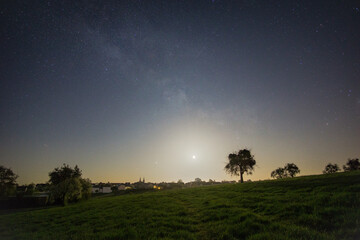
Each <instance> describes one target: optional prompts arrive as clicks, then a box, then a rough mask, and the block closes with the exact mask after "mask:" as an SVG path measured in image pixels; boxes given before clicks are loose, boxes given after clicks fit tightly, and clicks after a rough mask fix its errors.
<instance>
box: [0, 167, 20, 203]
mask: <svg viewBox="0 0 360 240" xmlns="http://www.w3.org/2000/svg"><path fill="white" fill-rule="evenodd" d="M17 178H18V175H16V174H15V173H14V172H13V171H12V170H11V169H10V168H6V167H4V166H0V196H9V195H11V194H13V193H15V189H16V179H17Z"/></svg>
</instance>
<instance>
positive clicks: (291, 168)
mask: <svg viewBox="0 0 360 240" xmlns="http://www.w3.org/2000/svg"><path fill="white" fill-rule="evenodd" d="M298 173H300V169H299V168H298V166H296V164H294V163H288V164H286V165H285V167H283V168H278V169H275V170H274V171H272V172H271V174H270V175H271V177H272V178H286V177H295V176H296V174H298Z"/></svg>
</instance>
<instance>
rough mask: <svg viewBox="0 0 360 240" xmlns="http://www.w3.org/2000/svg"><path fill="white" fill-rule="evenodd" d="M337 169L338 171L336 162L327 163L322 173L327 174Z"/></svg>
mask: <svg viewBox="0 0 360 240" xmlns="http://www.w3.org/2000/svg"><path fill="white" fill-rule="evenodd" d="M338 171H340V168H339V166H338V165H337V164H336V163H335V164H331V163H329V164H328V165H326V166H325V169H324V171H323V173H324V174H329V173H336V172H338Z"/></svg>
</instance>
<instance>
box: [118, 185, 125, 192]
mask: <svg viewBox="0 0 360 240" xmlns="http://www.w3.org/2000/svg"><path fill="white" fill-rule="evenodd" d="M125 189H126V186H125V185H124V184H121V185H119V186H118V190H119V191H123V190H125Z"/></svg>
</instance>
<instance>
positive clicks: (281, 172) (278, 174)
mask: <svg viewBox="0 0 360 240" xmlns="http://www.w3.org/2000/svg"><path fill="white" fill-rule="evenodd" d="M271 177H272V178H277V179H279V178H285V177H287V175H286V172H285V169H284V168H280V167H279V168H278V169H275V170H274V171H272V172H271Z"/></svg>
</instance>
